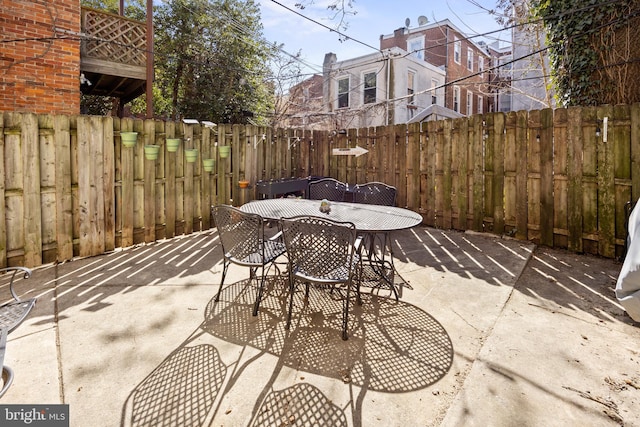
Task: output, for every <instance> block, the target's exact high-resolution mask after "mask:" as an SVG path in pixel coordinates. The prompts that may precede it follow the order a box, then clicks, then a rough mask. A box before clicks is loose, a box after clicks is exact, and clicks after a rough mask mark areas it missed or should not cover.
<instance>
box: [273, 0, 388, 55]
mask: <svg viewBox="0 0 640 427" xmlns="http://www.w3.org/2000/svg"><path fill="white" fill-rule="evenodd" d="M271 1H272V2H273V3H275V4H277V5H278V6H281V7H283V8H285V9H287V10H288V11H289V12H291V13H295V14H296V15H298V16H300V17H302V18H304V19H306V20H308V21H311V22H313V23H314V24H316V25H319V26H321V27H323V28H326V29H327V30H329V31H331V32H333V33H336V34H338V35H340V36H341V37H344V38H345V39H346V40H353V41H354V42H356V43H359V44H361V45H363V46H365V47H368V48H370V49H373V50H375V51H377V52H381V50H380V48H377V47H373V46H371V45H370V44H367V43H365V42H363V41H360V40H358V39H354V38H352V37H349V36H348V35H346V34H344V33H342V32H340V31H338V30H336V29H334V28H331V27H329V26H327V25H324V24H323V23H321V22H318V21H316V20H314V19H311V18H309V17H308V16H305V15H303V14H301V13H300V12H298V11H297V10H294V9H291V8H290V7H288V6H285V5H283V4H282V3H279V2H277V1H276V0H271Z"/></svg>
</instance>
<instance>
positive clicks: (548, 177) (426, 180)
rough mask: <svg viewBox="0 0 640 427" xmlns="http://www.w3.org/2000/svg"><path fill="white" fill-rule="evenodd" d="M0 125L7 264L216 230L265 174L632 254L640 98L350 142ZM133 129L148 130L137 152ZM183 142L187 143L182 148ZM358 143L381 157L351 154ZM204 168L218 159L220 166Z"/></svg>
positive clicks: (88, 119)
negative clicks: (391, 190)
mask: <svg viewBox="0 0 640 427" xmlns="http://www.w3.org/2000/svg"><path fill="white" fill-rule="evenodd" d="M0 129H1V130H2V132H1V133H0V135H1V138H0V142H1V145H0V149H1V150H2V158H3V159H4V162H3V163H2V164H1V165H0V196H2V198H4V204H0V221H1V224H3V225H4V226H3V227H1V228H0V264H1V265H2V266H5V265H25V266H29V267H34V266H37V265H40V264H42V263H50V262H56V261H63V260H68V259H71V258H73V257H76V256H91V255H97V254H102V253H104V252H108V251H111V250H114V249H115V248H117V247H127V246H131V245H134V244H139V243H150V242H153V241H155V240H158V239H164V238H171V237H174V236H176V235H180V234H189V233H192V232H194V231H199V230H206V229H209V228H211V226H212V224H211V223H210V218H209V211H210V206H211V205H212V204H216V203H228V204H233V205H240V204H242V203H245V202H247V201H249V200H252V199H254V198H256V197H257V194H256V186H255V184H256V182H257V181H259V180H271V179H280V178H290V177H307V176H331V177H334V178H336V179H339V180H341V181H345V182H348V183H350V184H356V183H364V182H368V181H383V182H386V183H388V184H391V185H394V186H396V187H397V188H398V199H397V203H398V206H402V207H407V208H408V209H411V210H414V211H416V212H419V213H421V214H422V215H423V218H424V224H426V225H428V226H432V227H439V228H444V229H458V230H475V231H481V232H490V233H495V234H498V235H503V234H506V235H511V236H514V237H515V238H517V239H522V240H530V241H534V242H536V243H539V244H543V245H547V246H551V247H559V248H567V249H569V250H572V251H575V252H579V253H582V252H585V253H592V254H599V255H602V256H605V257H610V258H613V257H619V256H621V255H622V254H623V251H624V241H625V236H626V229H625V208H626V207H627V204H628V202H631V201H635V200H637V199H638V197H640V182H639V180H640V167H639V160H640V146H639V135H640V105H638V104H634V105H631V106H627V105H620V106H602V107H587V108H578V107H576V108H569V109H556V110H551V109H547V110H540V111H529V112H526V111H519V112H509V113H490V114H484V115H476V116H472V117H469V118H461V119H454V120H443V121H433V122H425V123H422V124H419V123H416V124H411V125H395V126H387V127H376V128H366V129H348V130H344V131H340V132H329V131H309V130H291V129H270V128H266V127H257V126H244V125H218V126H216V125H213V124H209V123H194V124H186V123H182V122H178V123H176V122H165V121H159V120H138V119H136V120H134V119H118V118H112V117H98V116H61V115H35V114H29V113H3V114H2V116H0ZM121 131H135V132H138V140H137V143H136V145H135V146H134V147H131V148H129V147H125V146H123V145H122V143H121V137H120V132H121ZM168 138H179V139H180V140H181V143H180V145H179V147H178V149H177V151H175V152H171V151H168V150H167V147H166V140H167V139H168ZM148 144H153V145H159V146H160V152H159V155H158V158H157V159H154V160H150V159H147V158H146V157H145V155H144V146H145V145H148ZM221 146H231V154H230V156H229V157H226V158H223V157H221V156H220V147H221ZM356 147H360V148H364V149H366V150H368V152H367V153H366V154H364V155H361V156H355V155H344V154H345V153H346V152H347V151H346V150H344V149H347V148H352V149H353V148H356ZM186 149H196V150H197V152H198V157H197V160H196V161H195V162H189V161H187V159H186V156H185V150H186ZM338 154H342V155H338ZM203 159H215V167H214V169H213V170H212V171H207V170H205V169H204V167H203V162H202V160H203ZM242 179H246V180H248V181H249V182H250V186H249V188H247V189H241V188H239V186H238V181H239V180H242Z"/></svg>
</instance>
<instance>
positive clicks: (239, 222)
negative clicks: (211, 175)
mask: <svg viewBox="0 0 640 427" xmlns="http://www.w3.org/2000/svg"><path fill="white" fill-rule="evenodd" d="M211 216H212V218H213V219H214V221H215V224H216V227H217V230H218V235H219V236H220V244H221V246H222V253H223V264H224V266H223V270H222V280H220V287H219V288H218V293H217V294H216V298H215V300H216V301H218V300H219V299H220V293H221V292H222V287H223V285H224V279H225V277H226V276H227V271H228V269H229V265H231V264H232V263H233V264H237V265H240V266H243V267H249V277H250V280H254V279H255V280H256V283H257V292H256V301H255V303H254V306H253V315H254V316H257V315H258V309H259V308H260V301H261V299H262V293H263V291H264V281H265V277H266V275H267V272H268V270H269V268H270V267H271V266H272V265H274V264H275V261H276V259H277V258H278V257H279V256H280V255H282V254H284V253H285V251H286V248H285V246H284V244H283V243H282V242H281V241H280V240H279V235H275V236H273V237H272V238H270V239H265V236H264V220H263V218H262V217H261V216H260V215H256V214H250V213H245V212H242V211H241V210H240V209H237V208H234V207H233V206H228V205H219V206H213V207H212V208H211ZM276 268H277V267H276ZM258 269H261V275H260V277H259V278H258V277H257V276H256V273H257V270H258Z"/></svg>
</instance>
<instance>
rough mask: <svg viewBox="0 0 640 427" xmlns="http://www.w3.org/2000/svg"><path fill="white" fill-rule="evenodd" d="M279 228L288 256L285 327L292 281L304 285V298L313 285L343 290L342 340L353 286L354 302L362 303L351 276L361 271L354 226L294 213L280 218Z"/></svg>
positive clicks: (345, 334)
mask: <svg viewBox="0 0 640 427" xmlns="http://www.w3.org/2000/svg"><path fill="white" fill-rule="evenodd" d="M280 227H281V230H282V235H283V238H284V243H285V245H286V247H287V254H288V258H289V268H288V273H289V293H290V300H289V313H288V315H287V324H286V329H289V327H290V326H291V314H292V311H293V298H294V293H295V289H296V284H297V283H303V284H305V286H306V289H305V300H306V299H308V297H309V287H310V286H311V285H314V286H316V287H320V288H326V289H328V290H329V291H331V292H333V291H334V290H340V291H344V292H345V295H344V298H343V304H342V305H343V307H342V339H343V340H346V339H347V338H348V335H347V327H348V323H349V300H350V292H351V289H352V287H355V290H356V298H357V302H358V303H359V304H361V303H362V301H361V299H360V286H359V284H360V281H359V277H358V279H357V280H356V279H354V274H360V273H361V271H362V269H361V268H360V256H359V254H358V252H359V248H358V245H359V239H357V237H356V228H355V225H353V223H350V222H338V221H333V220H330V219H326V218H320V217H315V216H298V217H292V218H283V219H281V220H280Z"/></svg>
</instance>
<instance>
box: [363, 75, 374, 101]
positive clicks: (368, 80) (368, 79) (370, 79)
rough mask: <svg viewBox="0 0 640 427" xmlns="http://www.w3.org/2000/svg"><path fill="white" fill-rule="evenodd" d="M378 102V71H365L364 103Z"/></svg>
mask: <svg viewBox="0 0 640 427" xmlns="http://www.w3.org/2000/svg"><path fill="white" fill-rule="evenodd" d="M374 102H376V73H375V72H373V73H365V75H364V103H365V104H371V103H374Z"/></svg>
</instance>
